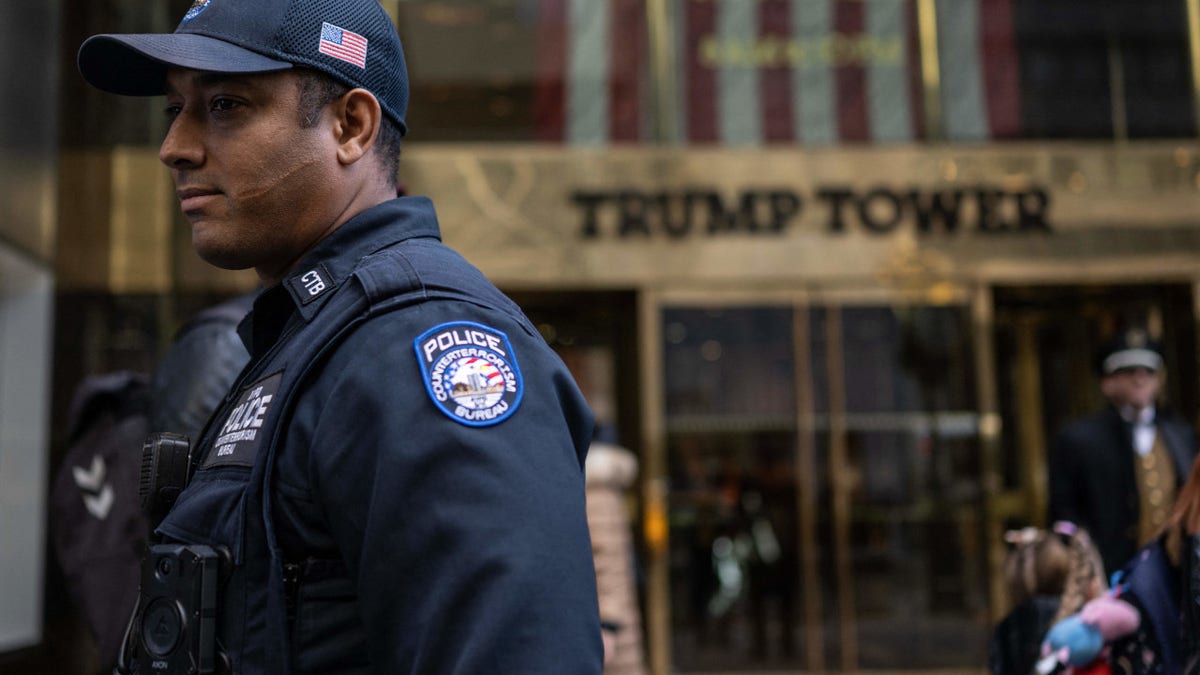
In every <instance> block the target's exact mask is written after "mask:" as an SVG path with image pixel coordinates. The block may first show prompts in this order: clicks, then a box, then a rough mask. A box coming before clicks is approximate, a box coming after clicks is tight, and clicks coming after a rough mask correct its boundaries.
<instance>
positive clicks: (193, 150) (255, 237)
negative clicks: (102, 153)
mask: <svg viewBox="0 0 1200 675" xmlns="http://www.w3.org/2000/svg"><path fill="white" fill-rule="evenodd" d="M298 103H299V87H298V84H297V78H296V76H295V75H294V74H292V73H290V72H283V73H270V74H262V75H245V76H228V75H214V74H211V73H201V72H198V71H193V70H177V69H176V70H172V71H170V73H169V74H168V77H167V115H168V117H169V119H170V126H169V128H168V130H167V135H166V138H164V139H163V142H162V146H161V148H160V149H159V159H160V160H162V162H163V164H166V165H167V167H168V168H170V169H171V176H172V178H173V179H174V181H175V189H176V194H177V195H178V197H179V203H180V207H181V208H182V209H183V213H184V215H185V216H186V217H187V219H188V221H189V222H190V223H191V225H192V244H193V246H195V248H196V251H197V253H199V254H200V257H202V258H204V259H205V260H207V261H208V262H209V263H211V264H213V265H216V266H218V267H223V268H226V269H246V268H250V267H253V268H255V269H256V270H257V271H258V274H259V276H260V277H261V278H262V279H263V281H264V282H266V283H272V282H274V281H278V280H279V279H280V278H282V277H283V276H284V275H285V274H286V273H287V272H288V270H290V269H291V267H292V266H294V265H295V264H296V263H297V262H298V261H299V259H300V258H301V257H302V256H303V255H304V253H306V252H307V251H308V250H309V249H310V248H312V246H313V245H314V244H316V242H317V241H319V240H320V239H321V238H322V237H324V236H325V235H326V234H328V232H329V230H330V229H331V227H332V224H333V223H334V221H335V220H336V219H337V216H338V214H337V213H336V205H335V204H334V202H335V200H334V199H332V191H333V184H334V183H336V181H335V180H333V179H332V178H331V172H332V171H333V168H332V167H333V166H335V165H336V160H334V159H333V158H334V156H335V153H334V151H333V150H332V149H331V147H332V146H331V144H332V143H333V139H334V136H333V134H332V133H330V131H329V128H328V126H327V125H324V124H317V125H314V126H313V127H311V128H303V127H302V126H301V124H300V115H299V113H298V112H297V105H298ZM331 162H333V164H332V165H331Z"/></svg>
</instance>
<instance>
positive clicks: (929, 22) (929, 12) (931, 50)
mask: <svg viewBox="0 0 1200 675" xmlns="http://www.w3.org/2000/svg"><path fill="white" fill-rule="evenodd" d="M917 37H918V40H919V41H920V43H921V44H920V46H921V86H922V89H923V91H924V94H925V135H926V137H927V140H929V141H940V140H943V139H944V138H945V136H946V135H945V130H944V129H943V128H942V74H941V68H940V61H939V57H938V30H937V2H936V0H917Z"/></svg>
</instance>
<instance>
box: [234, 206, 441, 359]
mask: <svg viewBox="0 0 1200 675" xmlns="http://www.w3.org/2000/svg"><path fill="white" fill-rule="evenodd" d="M414 237H432V238H435V239H441V233H440V230H439V229H438V222H437V215H436V213H434V210H433V203H432V202H431V201H430V200H429V198H428V197H398V198H396V199H392V200H389V201H386V202H383V203H380V204H376V205H375V206H372V207H371V208H369V209H367V210H365V211H362V212H361V213H359V214H358V215H356V216H354V217H353V218H351V219H350V220H347V221H346V222H345V223H342V225H341V226H340V227H338V228H337V229H336V230H334V231H333V232H332V233H330V234H329V236H327V237H325V238H324V239H322V240H321V241H320V242H319V243H318V244H317V245H316V247H314V248H313V250H312V251H310V252H309V253H308V255H306V256H304V258H303V259H302V260H301V261H300V264H299V265H296V267H295V269H293V270H292V271H291V273H289V274H288V275H287V276H286V277H284V278H283V279H282V280H281V281H280V282H279V283H278V284H275V285H274V286H271V287H270V288H267V289H266V290H264V291H263V292H262V293H261V294H260V295H259V297H258V298H257V299H256V300H255V302H254V309H253V310H251V312H250V314H249V315H247V317H246V318H245V319H244V320H243V321H242V324H241V325H240V326H239V328H238V334H239V335H240V336H241V338H242V342H244V343H245V345H246V349H247V350H249V352H250V354H251V355H253V356H255V357H258V356H260V355H261V354H262V353H264V352H266V351H267V350H268V349H270V348H271V345H273V344H274V343H275V341H276V340H278V339H279V336H280V335H281V334H282V333H283V331H284V329H285V328H286V326H287V324H288V322H289V321H290V320H292V319H293V316H294V315H296V314H299V317H300V318H301V319H303V320H304V321H310V320H312V318H313V317H314V316H316V314H317V312H319V311H320V309H321V307H322V306H324V304H325V301H326V300H328V299H329V297H331V296H332V295H333V291H334V290H336V289H337V288H338V287H339V286H341V285H342V284H343V283H345V282H346V281H347V280H348V279H349V278H350V275H351V274H352V273H353V272H354V269H355V267H356V266H357V265H358V261H359V260H361V259H362V258H363V257H365V256H367V255H370V254H371V253H374V252H376V251H378V250H380V249H383V248H386V247H388V246H390V245H392V244H395V243H397V242H399V241H403V240H405V239H411V238H414Z"/></svg>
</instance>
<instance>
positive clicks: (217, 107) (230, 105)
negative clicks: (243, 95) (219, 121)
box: [209, 97, 242, 113]
mask: <svg viewBox="0 0 1200 675" xmlns="http://www.w3.org/2000/svg"><path fill="white" fill-rule="evenodd" d="M240 105H242V104H241V102H240V101H235V100H234V99H231V98H224V97H218V98H214V99H213V100H212V104H211V106H210V108H209V109H210V110H212V112H218V113H222V112H229V111H231V110H233V109H235V108H237V107H238V106H240Z"/></svg>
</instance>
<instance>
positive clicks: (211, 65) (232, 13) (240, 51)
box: [79, 0, 408, 134]
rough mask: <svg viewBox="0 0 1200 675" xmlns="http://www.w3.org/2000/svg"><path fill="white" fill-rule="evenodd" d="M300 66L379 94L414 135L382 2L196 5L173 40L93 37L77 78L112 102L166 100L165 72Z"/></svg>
mask: <svg viewBox="0 0 1200 675" xmlns="http://www.w3.org/2000/svg"><path fill="white" fill-rule="evenodd" d="M295 66H302V67H306V68H312V69H313V70H319V71H321V72H323V73H327V74H328V75H330V76H332V77H334V78H335V79H337V80H339V81H341V82H343V83H345V84H346V85H349V86H351V87H356V88H358V87H361V88H362V89H366V90H367V91H369V92H371V93H372V94H374V95H375V98H377V99H379V104H380V106H381V107H382V108H383V111H384V113H385V114H386V115H387V116H388V117H390V118H391V119H392V120H393V121H395V122H396V123H397V124H399V125H400V132H401V134H404V133H406V132H407V131H408V126H407V125H406V124H405V123H404V116H405V114H406V113H407V112H408V69H407V67H406V66H405V63H404V51H403V49H402V48H401V46H400V36H399V35H397V34H396V27H395V25H393V24H392V20H391V18H390V17H388V15H387V12H386V11H384V9H383V7H382V6H381V5H380V4H379V1H378V0H195V1H194V2H193V3H192V6H191V8H189V9H188V11H187V13H186V14H184V15H183V20H182V21H180V22H179V26H178V27H177V28H176V29H175V32H174V33H129V34H107V35H93V36H92V37H90V38H88V39H87V40H85V41H84V43H83V45H82V46H81V47H80V48H79V72H80V73H82V74H83V77H84V79H85V80H87V81H88V82H89V83H91V84H92V85H93V86H95V87H97V88H99V89H103V90H105V91H108V92H112V93H114V94H124V95H127V96H156V95H159V94H165V93H166V85H167V69H168V68H173V67H177V68H187V69H190V70H201V71H207V72H213V73H231V74H239V73H242V74H249V73H270V72H278V71H283V70H289V69H291V68H293V67H295Z"/></svg>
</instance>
